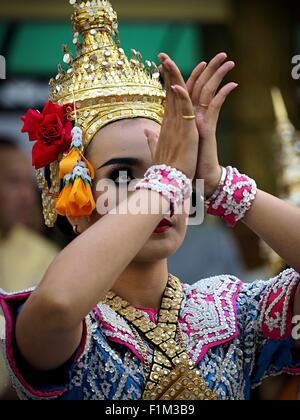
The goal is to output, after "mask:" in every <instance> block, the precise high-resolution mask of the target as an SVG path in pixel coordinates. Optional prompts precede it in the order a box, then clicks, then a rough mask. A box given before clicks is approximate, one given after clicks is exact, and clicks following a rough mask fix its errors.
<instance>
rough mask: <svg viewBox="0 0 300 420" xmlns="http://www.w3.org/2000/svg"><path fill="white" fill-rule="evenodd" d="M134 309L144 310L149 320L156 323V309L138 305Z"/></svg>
mask: <svg viewBox="0 0 300 420" xmlns="http://www.w3.org/2000/svg"><path fill="white" fill-rule="evenodd" d="M136 309H139V310H140V311H143V312H146V314H148V315H149V318H150V320H151V321H152V322H153V323H154V324H157V315H158V310H157V309H150V308H139V307H136Z"/></svg>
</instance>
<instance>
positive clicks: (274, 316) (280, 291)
mask: <svg viewBox="0 0 300 420" xmlns="http://www.w3.org/2000/svg"><path fill="white" fill-rule="evenodd" d="M299 282H300V276H299V274H298V273H296V272H295V271H294V270H292V269H289V270H286V271H284V272H283V273H281V274H280V275H279V276H278V277H276V278H274V279H272V280H270V281H269V282H268V284H267V287H265V292H264V295H263V299H262V300H261V302H260V319H259V323H260V326H261V328H262V332H263V335H264V337H266V338H268V339H271V340H287V339H288V338H289V337H290V335H291V332H292V324H291V322H290V320H291V319H292V316H293V315H292V313H293V302H294V297H295V294H296V291H297V288H298V286H299Z"/></svg>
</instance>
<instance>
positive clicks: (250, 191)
mask: <svg viewBox="0 0 300 420" xmlns="http://www.w3.org/2000/svg"><path fill="white" fill-rule="evenodd" d="M238 184H239V185H238ZM256 192H257V186H256V184H255V182H254V181H253V180H252V179H250V178H249V177H248V176H246V175H241V174H240V173H239V171H238V170H237V169H235V168H232V167H231V166H228V167H227V168H226V178H225V181H224V185H223V186H222V189H220V192H219V194H218V195H217V197H216V198H215V199H213V200H212V201H210V202H209V205H208V210H207V213H208V214H209V215H211V216H217V217H220V218H222V219H223V220H224V221H225V222H226V224H227V225H228V226H229V227H235V226H236V225H237V223H238V222H239V221H240V220H241V219H242V218H243V217H244V215H245V213H246V212H247V211H248V210H249V209H250V207H251V205H252V202H253V201H254V199H255V196H256ZM252 196H253V197H254V198H251V201H250V202H249V201H248V200H249V197H252ZM233 206H234V207H235V209H238V210H239V211H238V214H236V213H233V211H231V212H230V211H229V210H228V208H230V207H231V208H233Z"/></svg>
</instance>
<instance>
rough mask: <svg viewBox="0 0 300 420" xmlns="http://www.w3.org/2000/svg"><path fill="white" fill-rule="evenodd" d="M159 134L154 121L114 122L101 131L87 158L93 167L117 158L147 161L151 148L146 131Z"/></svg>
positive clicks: (157, 126)
mask: <svg viewBox="0 0 300 420" xmlns="http://www.w3.org/2000/svg"><path fill="white" fill-rule="evenodd" d="M145 129H148V130H152V131H154V132H155V133H157V134H159V132H160V125H159V124H158V123H156V122H154V121H151V120H147V119H143V118H138V119H132V120H122V121H117V122H114V123H112V124H110V125H108V126H106V127H104V128H103V129H101V130H100V131H99V132H98V133H97V134H96V136H95V137H94V139H93V140H92V142H91V144H90V146H89V147H88V150H87V157H88V159H89V160H90V161H91V163H92V164H93V165H98V166H99V165H101V164H102V163H105V162H106V161H108V160H110V159H112V158H117V157H136V158H139V159H147V158H149V156H150V151H149V146H148V142H147V138H146V136H145V133H144V130H145Z"/></svg>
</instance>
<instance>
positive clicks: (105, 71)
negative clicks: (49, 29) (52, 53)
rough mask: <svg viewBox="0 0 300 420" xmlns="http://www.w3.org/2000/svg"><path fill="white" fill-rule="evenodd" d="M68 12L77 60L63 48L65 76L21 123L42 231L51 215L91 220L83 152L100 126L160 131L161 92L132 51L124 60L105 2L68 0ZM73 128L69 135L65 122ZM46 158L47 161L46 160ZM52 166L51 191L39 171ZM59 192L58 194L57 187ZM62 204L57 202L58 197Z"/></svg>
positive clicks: (150, 68)
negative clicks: (136, 121) (147, 122)
mask: <svg viewBox="0 0 300 420" xmlns="http://www.w3.org/2000/svg"><path fill="white" fill-rule="evenodd" d="M70 3H71V5H73V6H74V13H73V15H72V24H73V32H74V38H73V43H74V45H75V46H76V49H77V56H76V57H73V56H72V53H71V52H70V51H69V49H68V47H67V46H64V57H63V61H64V63H65V64H67V65H68V69H67V70H64V69H63V68H62V67H61V66H60V65H59V66H58V69H59V71H58V74H57V76H56V77H55V78H54V79H51V80H50V97H49V99H50V102H49V103H47V104H46V106H45V108H44V110H43V112H42V113H38V112H36V111H33V110H30V111H28V113H27V115H26V116H25V117H23V121H24V127H23V130H22V131H23V132H28V133H29V137H30V140H32V141H37V143H36V144H35V146H34V150H33V164H34V166H35V167H36V169H37V170H38V173H37V175H38V181H39V185H40V188H41V189H42V196H43V207H44V216H45V220H46V224H47V226H49V227H51V226H54V224H55V221H56V217H57V214H61V215H64V216H75V217H76V216H84V215H90V214H91V213H92V212H93V211H94V209H95V203H94V201H93V197H92V194H91V189H90V186H91V183H92V179H93V177H94V173H93V172H94V171H93V168H92V167H91V165H90V164H89V162H88V161H87V160H86V159H85V158H84V156H83V155H84V151H85V149H86V147H87V146H88V144H89V143H90V141H91V140H92V139H93V137H94V136H95V134H96V133H97V132H98V131H99V130H100V129H101V128H103V127H104V126H105V125H107V124H109V123H112V122H114V121H118V120H121V119H127V118H137V117H140V118H141V117H142V118H147V119H151V120H154V121H156V122H158V123H159V124H161V123H162V119H163V114H164V100H165V92H164V90H163V88H162V85H161V83H160V80H159V69H158V67H157V66H156V64H155V63H153V62H150V61H146V62H145V64H143V63H142V60H141V54H140V53H139V52H137V51H135V50H132V58H131V59H128V58H127V56H126V55H125V52H124V50H123V49H122V48H121V47H120V43H119V37H118V20H117V14H116V12H115V11H114V9H113V8H112V6H111V4H110V2H109V1H107V0H93V1H86V0H70ZM71 121H72V122H75V125H76V127H75V128H73V130H71V128H72V127H73V126H74V124H73V125H72V127H70V122H71ZM49 152H50V153H49ZM48 165H50V171H51V185H50V186H49V185H48V184H49V183H48V182H47V181H46V179H45V175H44V171H43V169H42V168H44V167H45V166H48ZM60 180H63V187H64V188H63V189H62V190H61V181H60ZM59 193H60V196H59V198H58V195H59Z"/></svg>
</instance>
